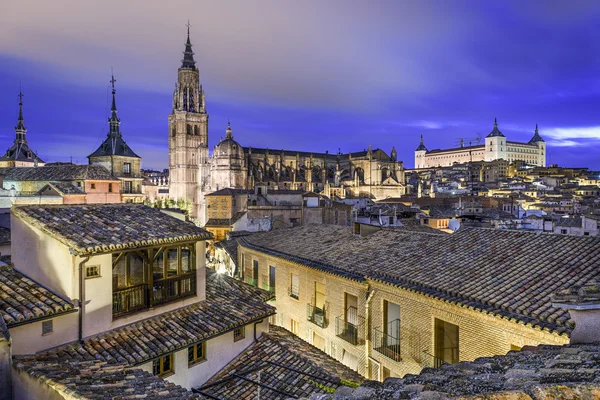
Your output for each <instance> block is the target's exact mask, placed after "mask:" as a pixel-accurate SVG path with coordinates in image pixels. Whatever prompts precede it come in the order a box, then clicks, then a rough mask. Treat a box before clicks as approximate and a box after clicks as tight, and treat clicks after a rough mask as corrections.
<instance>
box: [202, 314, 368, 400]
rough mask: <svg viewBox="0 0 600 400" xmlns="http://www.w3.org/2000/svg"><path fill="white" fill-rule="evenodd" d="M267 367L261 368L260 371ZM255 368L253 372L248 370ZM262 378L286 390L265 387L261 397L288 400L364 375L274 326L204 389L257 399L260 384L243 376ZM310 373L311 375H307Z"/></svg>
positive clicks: (220, 395)
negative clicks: (287, 399) (237, 375)
mask: <svg viewBox="0 0 600 400" xmlns="http://www.w3.org/2000/svg"><path fill="white" fill-rule="evenodd" d="M261 366H263V368H261V369H260V370H256V368H259V367H261ZM249 369H253V370H254V371H252V372H249V373H248V372H246V371H248V370H249ZM233 374H239V375H241V376H243V377H244V378H246V379H250V380H254V381H260V383H262V384H264V385H268V386H270V387H274V388H276V389H278V390H280V391H281V392H283V393H287V394H288V395H287V397H286V395H284V394H283V393H278V392H276V391H273V390H269V389H266V388H261V390H260V392H261V394H260V398H261V399H265V400H269V399H285V398H288V397H290V398H299V397H304V396H310V395H311V394H313V393H325V390H324V387H327V388H330V389H336V388H338V387H340V386H343V385H342V380H344V381H350V382H353V383H357V384H358V383H361V382H363V381H364V378H363V377H361V376H360V375H359V374H358V373H356V372H354V371H352V370H351V369H350V368H348V367H346V366H344V365H343V364H341V363H340V362H338V361H336V360H335V359H333V358H331V357H329V356H328V355H327V354H325V353H324V352H322V351H321V350H319V349H317V348H316V347H314V346H312V345H310V344H308V343H307V342H305V341H304V340H302V339H300V338H299V337H298V336H296V335H294V334H292V333H290V332H288V331H286V330H285V329H283V328H279V327H275V326H271V327H270V331H269V332H268V333H263V335H262V336H261V337H260V338H259V339H258V340H257V341H256V342H255V343H253V344H252V345H250V347H248V349H246V350H245V351H244V352H243V353H241V354H240V355H239V356H237V357H236V358H235V359H234V360H233V361H231V362H230V363H229V364H228V365H227V366H226V367H225V368H223V369H222V370H221V371H219V372H218V373H217V374H216V375H214V376H213V377H212V378H211V379H210V380H209V381H208V382H206V383H205V384H204V385H203V387H202V388H196V389H198V390H200V391H201V392H204V393H207V394H210V395H212V396H215V397H217V398H219V399H223V400H234V399H235V400H237V399H240V400H242V399H252V400H253V399H255V398H256V393H257V389H258V388H259V386H258V385H256V384H254V383H252V382H249V381H248V380H244V379H241V378H239V377H236V376H234V375H233ZM307 374H308V375H307Z"/></svg>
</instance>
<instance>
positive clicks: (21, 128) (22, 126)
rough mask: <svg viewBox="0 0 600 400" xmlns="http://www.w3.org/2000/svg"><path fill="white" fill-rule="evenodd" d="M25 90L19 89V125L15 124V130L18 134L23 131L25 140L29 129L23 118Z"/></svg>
mask: <svg viewBox="0 0 600 400" xmlns="http://www.w3.org/2000/svg"><path fill="white" fill-rule="evenodd" d="M23 96H24V95H23V92H22V91H20V90H19V119H18V120H17V126H15V131H16V132H17V136H18V135H19V133H21V132H22V133H23V140H24V139H25V132H27V129H26V128H25V123H24V120H23Z"/></svg>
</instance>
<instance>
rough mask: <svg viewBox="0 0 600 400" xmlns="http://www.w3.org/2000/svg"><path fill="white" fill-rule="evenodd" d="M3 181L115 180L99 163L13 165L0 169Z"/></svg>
mask: <svg viewBox="0 0 600 400" xmlns="http://www.w3.org/2000/svg"><path fill="white" fill-rule="evenodd" d="M0 175H3V176H4V178H3V179H4V180H5V181H75V180H96V181H117V180H118V179H117V178H116V177H114V176H113V175H112V174H111V173H110V172H108V170H107V169H106V168H104V167H103V166H101V165H58V166H44V167H15V168H4V169H2V170H0Z"/></svg>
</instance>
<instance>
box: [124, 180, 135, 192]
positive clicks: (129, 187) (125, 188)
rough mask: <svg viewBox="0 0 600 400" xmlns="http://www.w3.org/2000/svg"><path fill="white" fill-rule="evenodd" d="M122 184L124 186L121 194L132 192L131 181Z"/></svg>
mask: <svg viewBox="0 0 600 400" xmlns="http://www.w3.org/2000/svg"><path fill="white" fill-rule="evenodd" d="M124 184H125V187H124V188H123V192H124V193H131V192H132V191H133V190H132V188H133V186H132V184H131V181H125V182H124Z"/></svg>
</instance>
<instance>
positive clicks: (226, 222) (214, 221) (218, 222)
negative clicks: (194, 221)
mask: <svg viewBox="0 0 600 400" xmlns="http://www.w3.org/2000/svg"><path fill="white" fill-rule="evenodd" d="M244 214H246V211H238V212H236V213H234V214H233V216H232V217H231V218H211V219H209V220H208V221H206V224H205V225H204V226H205V227H218V226H231V225H233V224H234V223H236V222H237V221H238V220H239V219H240V218H242V217H243V216H244Z"/></svg>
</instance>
